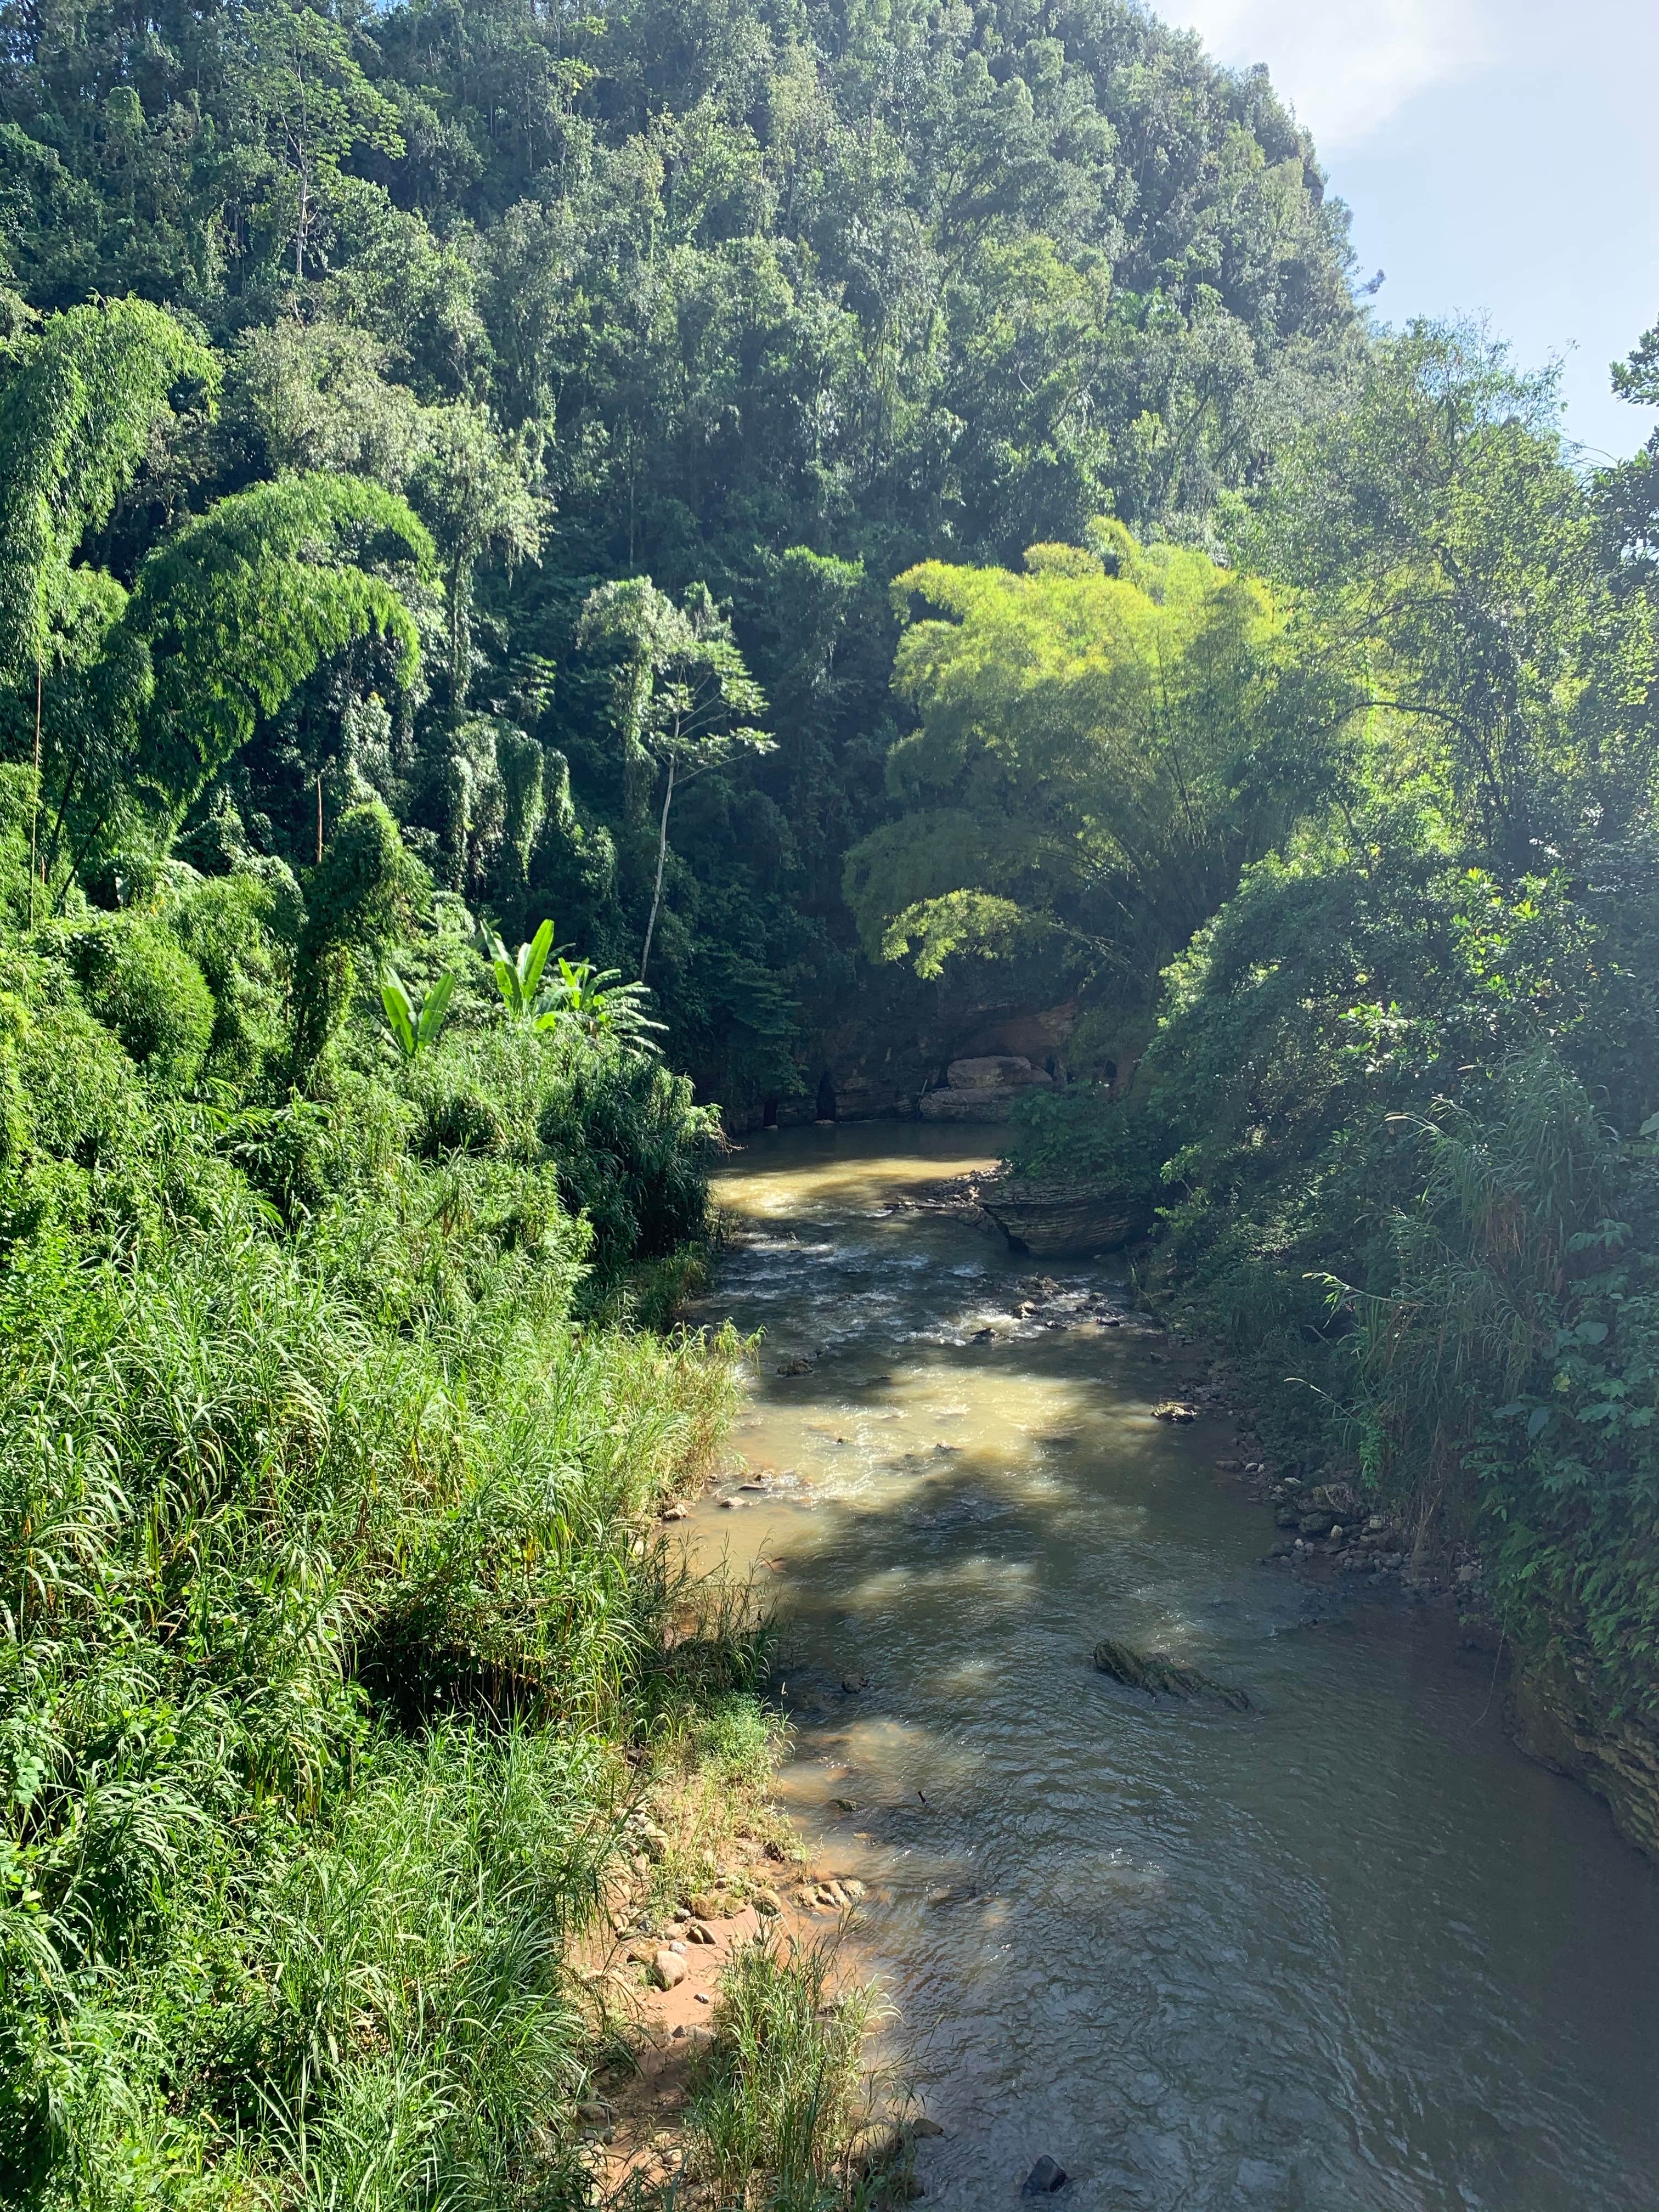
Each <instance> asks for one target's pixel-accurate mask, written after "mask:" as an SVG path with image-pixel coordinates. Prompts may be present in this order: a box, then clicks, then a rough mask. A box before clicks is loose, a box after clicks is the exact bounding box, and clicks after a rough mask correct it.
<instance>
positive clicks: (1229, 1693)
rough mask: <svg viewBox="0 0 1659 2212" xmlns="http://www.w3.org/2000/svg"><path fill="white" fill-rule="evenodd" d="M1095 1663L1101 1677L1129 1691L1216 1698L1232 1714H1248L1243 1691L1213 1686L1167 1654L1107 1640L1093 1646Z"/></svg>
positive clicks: (1217, 1683)
mask: <svg viewBox="0 0 1659 2212" xmlns="http://www.w3.org/2000/svg"><path fill="white" fill-rule="evenodd" d="M1094 1662H1095V1665H1096V1666H1097V1668H1099V1669H1100V1672H1101V1673H1102V1674H1109V1675H1110V1676H1111V1678H1112V1680H1114V1681H1115V1682H1123V1683H1127V1686H1129V1688H1130V1689H1132V1690H1146V1691H1149V1692H1152V1693H1154V1694H1157V1693H1159V1692H1161V1693H1162V1694H1163V1695H1164V1696H1165V1697H1170V1698H1196V1697H1211V1698H1219V1699H1220V1700H1221V1702H1222V1704H1223V1705H1231V1707H1232V1709H1233V1711H1235V1712H1238V1713H1247V1712H1249V1710H1250V1701H1249V1699H1248V1698H1247V1697H1246V1696H1245V1694H1244V1692H1243V1690H1230V1689H1228V1688H1227V1687H1226V1686H1225V1684H1223V1683H1220V1682H1212V1680H1210V1678H1209V1676H1208V1675H1207V1674H1200V1672H1199V1670H1198V1668H1196V1667H1188V1666H1187V1665H1186V1664H1185V1663H1184V1662H1182V1660H1179V1659H1172V1658H1170V1655H1169V1653H1168V1652H1167V1651H1136V1650H1133V1648H1132V1647H1131V1646H1130V1645H1129V1644H1117V1643H1115V1642H1114V1641H1113V1640H1112V1638H1110V1637H1109V1636H1108V1637H1103V1638H1101V1640H1100V1642H1099V1643H1098V1644H1096V1646H1095V1649H1094Z"/></svg>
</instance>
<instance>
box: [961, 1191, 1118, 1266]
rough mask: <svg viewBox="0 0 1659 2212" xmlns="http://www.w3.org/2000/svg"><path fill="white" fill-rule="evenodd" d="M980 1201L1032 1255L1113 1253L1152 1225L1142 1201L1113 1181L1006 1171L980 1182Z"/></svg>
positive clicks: (1017, 1246)
mask: <svg viewBox="0 0 1659 2212" xmlns="http://www.w3.org/2000/svg"><path fill="white" fill-rule="evenodd" d="M980 1205H981V1207H982V1209H983V1210H984V1212H985V1213H986V1215H987V1218H989V1219H991V1220H992V1221H994V1222H995V1224H996V1225H997V1227H998V1228H999V1229H1000V1230H1001V1231H1002V1233H1003V1235H1004V1236H1005V1237H1006V1238H1007V1239H1008V1242H1009V1243H1010V1244H1011V1245H1012V1246H1013V1247H1014V1249H1016V1250H1017V1251H1021V1252H1029V1253H1030V1255H1031V1256H1032V1257H1033V1258H1034V1259H1037V1260H1061V1259H1067V1258H1082V1257H1085V1256H1086V1255H1088V1254H1090V1253H1093V1252H1116V1251H1119V1250H1121V1249H1122V1247H1123V1246H1124V1245H1126V1244H1132V1243H1133V1242H1134V1240H1135V1239H1136V1237H1144V1236H1145V1235H1146V1231H1147V1230H1148V1229H1149V1228H1150V1227H1151V1225H1152V1212H1151V1208H1150V1207H1149V1206H1147V1205H1146V1202H1145V1201H1144V1200H1141V1199H1139V1198H1138V1197H1137V1196H1135V1195H1134V1194H1133V1193H1132V1192H1129V1191H1126V1190H1123V1189H1121V1188H1119V1187H1118V1186H1117V1185H1115V1184H1113V1185H1103V1184H1098V1183H1074V1182H1039V1181H1036V1180H1034V1179H1032V1178H1030V1177H1027V1176H1010V1177H1008V1178H1006V1179H1005V1180H1004V1181H1002V1182H995V1183H987V1184H985V1185H984V1186H983V1187H982V1188H981V1192H980Z"/></svg>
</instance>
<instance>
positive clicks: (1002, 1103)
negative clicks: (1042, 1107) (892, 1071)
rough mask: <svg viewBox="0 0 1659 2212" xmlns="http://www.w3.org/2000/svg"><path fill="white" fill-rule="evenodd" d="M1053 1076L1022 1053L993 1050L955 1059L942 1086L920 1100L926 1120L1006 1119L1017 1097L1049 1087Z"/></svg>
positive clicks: (923, 1118) (946, 1072)
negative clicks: (963, 1058)
mask: <svg viewBox="0 0 1659 2212" xmlns="http://www.w3.org/2000/svg"><path fill="white" fill-rule="evenodd" d="M1053 1081H1054V1078H1053V1077H1052V1076H1051V1075H1049V1074H1048V1072H1047V1071H1046V1070H1045V1069H1043V1068H1041V1067H1033V1066H1032V1065H1031V1063H1030V1060H1027V1059H1026V1058H1025V1057H1024V1054H1019V1053H993V1054H987V1055H986V1056H985V1057H984V1058H982V1059H977V1060H952V1061H951V1065H950V1066H949V1068H948V1069H947V1070H946V1071H945V1082H944V1083H943V1085H940V1086H939V1089H937V1090H934V1091H928V1092H927V1094H926V1095H925V1096H924V1097H923V1098H922V1101H921V1118H922V1120H923V1121H1006V1120H1007V1119H1008V1115H1009V1114H1010V1112H1011V1111H1012V1108H1013V1106H1014V1103H1015V1101H1016V1100H1017V1099H1018V1098H1019V1097H1022V1096H1023V1095H1024V1092H1026V1091H1030V1090H1033V1089H1039V1090H1047V1089H1048V1086H1049V1085H1051V1084H1052V1083H1053Z"/></svg>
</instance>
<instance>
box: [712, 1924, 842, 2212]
mask: <svg viewBox="0 0 1659 2212" xmlns="http://www.w3.org/2000/svg"><path fill="white" fill-rule="evenodd" d="M833 1966H834V1958H833V1953H832V1951H831V1950H830V1949H829V1948H828V1947H827V1946H824V1945H822V1944H812V1945H808V1946H805V1947H798V1946H795V1945H792V1944H788V1943H785V1942H778V1941H773V1940H768V1939H767V1938H765V1937H762V1938H760V1939H758V1940H757V1941H756V1942H751V1943H749V1944H746V1945H744V1947H743V1948H741V1949H740V1950H738V1951H737V1952H735V1953H734V1954H732V1959H731V1961H730V1963H729V1964H728V1966H727V1967H726V1972H725V1974H724V1975H723V1976H722V1978H721V1982H720V1999H719V2002H718V2006H717V2008H716V2010H715V2014H714V2046H713V2050H712V2051H711V2053H710V2057H709V2063H708V2070H707V2072H706V2074H705V2076H704V2079H703V2081H702V2087H701V2089H700V2090H699V2092H698V2093H697V2096H696V2100H695V2101H694V2103H693V2105H692V2106H691V2109H690V2112H689V2113H688V2115H687V2136H688V2148H689V2151H690V2161H691V2166H692V2169H693V2171H694V2172H696V2174H697V2175H698V2177H699V2178H700V2179H702V2181H703V2182H704V2183H705V2184H706V2185H708V2187H710V2188H711V2189H712V2191H713V2194H714V2202H715V2203H716V2204H718V2205H720V2206H722V2207H732V2208H738V2207H742V2208H744V2212H826V2208H827V2207H829V2206H831V2205H836V2204H840V2203H845V2202H846V2201H847V2199H848V2194H849V2190H848V2177H847V2176H846V2174H845V2173H844V2172H841V2171H838V2161H840V2160H841V2159H842V2156H843V2154H844V2152H845V2150H846V2147H847V2143H848V2137H849V2136H850V2135H851V2134H852V2132H853V2130H854V2125H855V2124H856V2121H857V2118H858V2117H859V2112H860V2081H861V2079H862V2075H863V2066H864V2039H865V2036H866V2033H867V2032H868V2030H869V2028H870V2027H871V2026H872V2022H873V2021H874V2019H875V2018H876V2016H877V2011H878V2005H877V1999H876V1996H875V1992H874V1990H872V1989H870V1988H866V1987H860V1986H858V1985H856V1984H855V1985H853V1986H850V1987H848V1988H847V1989H845V1990H842V1991H841V1992H840V1993H839V1994H836V1993H835V1989H834V1981H833Z"/></svg>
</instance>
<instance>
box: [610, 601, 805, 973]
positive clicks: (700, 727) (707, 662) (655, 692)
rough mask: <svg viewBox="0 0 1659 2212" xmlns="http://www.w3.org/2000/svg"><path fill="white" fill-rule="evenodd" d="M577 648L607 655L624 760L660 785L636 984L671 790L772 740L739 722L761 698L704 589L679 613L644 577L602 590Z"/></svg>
mask: <svg viewBox="0 0 1659 2212" xmlns="http://www.w3.org/2000/svg"><path fill="white" fill-rule="evenodd" d="M577 640H578V642H579V643H580V644H581V645H583V646H590V647H592V646H598V647H605V648H608V649H609V650H610V651H611V653H614V654H615V656H616V659H615V666H614V671H613V675H612V681H611V691H612V698H613V701H614V703H615V708H616V716H617V726H618V728H619V729H620V731H621V733H622V739H623V749H624V752H625V753H626V754H627V755H628V756H629V757H632V758H635V759H641V760H647V761H649V762H650V763H652V765H653V769H655V770H659V771H660V772H661V773H662V775H663V777H664V783H663V800H662V814H661V817H660V819H659V823H658V828H657V872H656V877H655V879H654V881H653V885H652V891H651V912H650V915H649V918H648V919H647V922H646V925H645V945H644V947H643V950H642V951H641V954H640V981H641V982H643V981H645V977H646V970H647V968H648V967H649V965H650V961H651V940H652V938H653V936H654V934H655V933H656V927H657V912H658V909H659V907H660V906H661V904H662V878H663V866H664V863H665V860H666V858H667V854H668V815H669V810H670V808H671V806H672V805H673V804H674V792H675V787H676V786H677V785H684V784H687V783H690V782H691V781H693V780H694V779H695V778H696V777H697V776H700V775H708V773H709V771H710V770H711V769H719V768H725V767H727V766H729V765H730V763H732V761H734V760H737V759H738V758H739V757H742V756H744V755H745V754H748V755H751V756H752V755H754V754H757V753H765V752H770V751H772V750H774V748H775V740H774V739H773V738H770V737H769V735H768V734H767V732H765V731H764V730H762V729H757V728H756V727H755V726H753V725H752V724H751V723H750V721H748V720H745V719H744V718H745V717H747V716H750V715H757V714H764V713H765V712H766V698H765V695H764V693H763V691H762V690H761V687H760V685H759V684H757V683H756V681H755V680H754V678H753V677H751V676H750V673H749V670H748V668H747V666H746V665H745V663H744V658H743V655H742V653H740V652H739V651H738V647H737V643H736V641H735V640H734V639H733V637H732V625H731V623H730V622H729V621H728V620H727V619H726V616H725V615H724V614H723V613H722V612H721V611H720V607H719V606H718V605H716V604H715V600H714V594H713V593H712V592H710V591H709V589H708V586H707V585H706V584H693V585H691V586H690V588H689V589H688V591H687V592H686V594H685V599H684V605H679V606H676V605H675V604H674V602H673V600H672V599H670V598H669V596H668V594H667V593H666V592H659V590H658V589H657V587H656V586H655V585H654V584H653V582H652V580H651V579H650V578H649V577H648V576H633V577H630V578H629V580H627V582H625V583H620V584H602V585H601V586H599V589H598V590H597V591H595V592H592V593H591V594H590V595H589V597H588V600H587V603H586V606H585V607H584V608H583V610H582V617H581V622H580V626H579V629H578V632H577Z"/></svg>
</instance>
